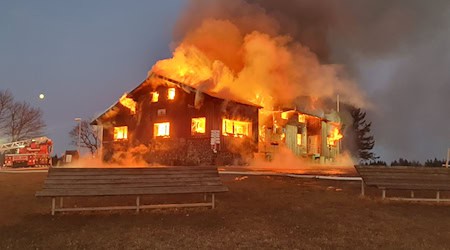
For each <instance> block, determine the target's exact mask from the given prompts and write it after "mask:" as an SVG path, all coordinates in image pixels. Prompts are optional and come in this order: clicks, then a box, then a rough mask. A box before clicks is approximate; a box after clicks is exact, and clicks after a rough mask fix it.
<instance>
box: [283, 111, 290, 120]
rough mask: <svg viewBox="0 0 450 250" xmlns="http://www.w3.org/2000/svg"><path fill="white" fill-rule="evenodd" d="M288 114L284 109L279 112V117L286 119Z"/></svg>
mask: <svg viewBox="0 0 450 250" xmlns="http://www.w3.org/2000/svg"><path fill="white" fill-rule="evenodd" d="M288 114H289V112H288V111H286V112H281V119H284V120H287V119H288Z"/></svg>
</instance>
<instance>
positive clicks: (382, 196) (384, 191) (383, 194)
mask: <svg viewBox="0 0 450 250" xmlns="http://www.w3.org/2000/svg"><path fill="white" fill-rule="evenodd" d="M385 198H386V189H382V190H381V199H382V200H384V199H385Z"/></svg>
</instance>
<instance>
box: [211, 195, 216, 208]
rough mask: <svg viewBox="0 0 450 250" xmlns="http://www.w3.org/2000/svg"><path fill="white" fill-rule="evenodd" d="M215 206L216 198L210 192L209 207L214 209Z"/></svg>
mask: <svg viewBox="0 0 450 250" xmlns="http://www.w3.org/2000/svg"><path fill="white" fill-rule="evenodd" d="M215 207H216V199H215V196H214V194H211V208H212V209H214V208H215Z"/></svg>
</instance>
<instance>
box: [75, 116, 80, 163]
mask: <svg viewBox="0 0 450 250" xmlns="http://www.w3.org/2000/svg"><path fill="white" fill-rule="evenodd" d="M75 121H76V122H78V142H77V150H78V155H80V154H81V152H80V141H81V118H75Z"/></svg>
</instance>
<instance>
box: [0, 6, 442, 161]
mask: <svg viewBox="0 0 450 250" xmlns="http://www.w3.org/2000/svg"><path fill="white" fill-rule="evenodd" d="M268 2H270V1H268ZM275 2H276V1H275ZM299 2H301V1H299ZM347 2H348V1H347ZM381 2H386V3H390V1H380V3H381ZM395 2H396V3H397V8H392V10H394V11H391V12H389V11H387V13H388V14H389V13H402V11H403V9H402V8H403V6H405V5H404V4H400V5H398V3H399V2H401V1H395ZM412 2H415V3H414V4H411V5H408V6H412V7H411V9H407V10H408V11H410V13H413V14H411V16H412V17H416V16H415V15H417V17H418V18H415V19H411V20H412V21H411V20H410V21H411V23H412V25H410V24H411V23H408V22H406V24H409V26H414V27H418V28H417V29H414V28H412V29H410V30H411V32H410V33H408V34H407V36H404V37H403V39H397V40H395V39H391V41H389V43H388V44H389V45H392V44H394V45H397V47H395V48H393V49H389V50H386V49H384V48H383V49H384V50H383V53H381V52H380V51H381V49H379V48H378V49H373V50H371V53H372V54H371V55H370V56H367V55H364V53H366V52H364V50H361V51H362V52H361V51H359V52H355V51H350V52H349V51H347V52H348V53H346V54H345V52H346V51H345V50H346V49H347V50H352V48H354V47H352V46H348V45H347V46H339V45H337V48H339V49H336V50H335V51H332V52H331V54H332V55H331V56H332V57H333V54H339V53H341V52H342V53H341V54H340V55H335V57H336V58H339V59H340V58H347V59H348V58H350V60H347V61H350V63H348V65H349V66H350V67H351V70H352V71H353V72H352V73H354V77H355V79H356V80H357V82H358V83H359V84H360V86H361V88H362V89H363V90H364V92H366V93H367V97H368V100H370V102H371V103H372V104H373V105H372V106H373V107H372V108H370V109H368V118H369V120H370V121H372V124H373V125H372V130H373V133H374V135H375V139H376V147H375V150H376V153H377V154H378V155H379V156H381V159H383V160H386V161H392V160H394V159H398V158H399V157H406V158H408V159H412V160H421V161H424V160H425V159H427V158H434V157H437V158H439V159H442V158H444V157H445V155H446V151H447V148H449V147H450V126H449V125H448V124H450V113H449V108H450V101H449V100H450V98H449V96H450V73H449V70H448V66H449V65H450V53H449V52H448V51H449V49H450V28H449V23H450V18H448V17H450V11H448V4H447V3H446V1H436V2H435V3H436V4H435V7H433V8H431V7H430V8H429V9H426V8H424V5H423V3H422V1H412ZM412 2H411V3H412ZM438 2H439V3H438ZM408 3H409V2H408ZM186 4H187V0H185V1H183V0H169V1H102V0H96V1H84V0H80V1H56V0H55V1H51V0H41V1H20V0H18V1H5V0H0V89H2V90H3V89H9V90H10V91H11V92H12V93H13V95H14V97H15V99H16V100H18V101H23V100H25V101H28V102H30V103H31V104H32V105H34V106H36V107H39V108H41V109H42V111H43V112H44V119H45V121H46V123H47V129H46V134H47V136H48V137H50V138H52V139H53V140H54V143H55V153H57V154H58V155H61V153H63V152H64V151H65V150H68V149H74V148H75V146H73V145H70V138H69V136H68V133H69V131H70V130H71V129H72V127H74V126H76V125H77V122H76V121H75V120H74V119H75V118H77V117H81V118H82V119H91V118H93V117H95V116H96V115H97V114H99V113H101V112H102V111H104V110H105V109H106V108H108V107H109V106H110V105H111V104H113V103H114V102H115V101H117V100H118V98H119V97H120V96H121V95H122V94H123V93H124V92H127V91H129V90H131V89H133V88H134V87H136V86H137V85H138V84H140V83H141V82H142V80H144V79H145V78H146V76H147V72H148V70H149V69H150V68H151V67H152V65H153V64H154V63H155V62H156V61H158V60H160V59H163V58H167V57H170V56H171V49H172V45H173V44H172V40H173V30H174V26H175V25H176V23H177V21H178V18H179V16H180V13H181V12H183V9H184V8H185V6H186ZM399 6H400V7H399ZM426 6H432V5H426ZM426 6H425V7H426ZM382 7H386V6H382ZM287 9H292V8H290V7H289V6H287ZM380 9H381V10H383V8H380ZM423 9H424V11H423V12H421V10H423ZM436 9H438V10H443V11H439V15H434V13H436ZM357 10H358V13H361V9H357ZM368 11H369V12H368V13H372V12H371V10H370V9H369V10H368ZM383 13H386V12H383ZM405 13H408V12H405ZM293 14H294V15H296V13H293ZM397 16H398V15H397V14H396V15H394V17H397ZM436 16H437V17H438V18H437V17H436ZM441 16H442V18H443V19H441ZM363 17H365V15H361V16H360V17H358V18H363ZM375 17H379V16H374V17H373V18H372V16H370V18H368V20H364V21H366V22H367V24H368V25H371V26H370V28H371V29H373V30H375V31H381V32H383V31H384V30H388V32H387V33H386V34H383V33H381V35H382V36H380V35H378V33H367V32H370V31H371V29H369V28H367V29H366V27H362V29H360V30H356V31H359V32H360V33H361V36H359V37H357V38H364V40H363V41H361V40H357V39H355V40H351V39H353V38H355V37H345V36H344V39H343V41H352V42H354V45H355V46H359V47H361V48H363V47H364V49H366V47H367V46H369V47H370V46H374V44H375V45H377V44H383V42H386V41H387V40H389V39H386V38H387V37H388V36H389V35H392V34H393V37H395V35H396V34H397V33H398V32H397V30H396V29H395V28H396V25H392V26H393V27H394V28H391V27H390V24H395V22H396V20H395V19H393V20H391V19H390V17H391V16H390V15H387V17H388V18H387V19H383V20H389V21H390V22H387V23H383V22H372V21H373V20H376V19H375ZM405 20H408V19H405ZM442 20H444V21H442ZM445 20H446V21H447V22H445ZM369 21H370V22H369ZM400 23H401V22H400ZM374 24H376V25H374ZM367 27H369V26H367ZM405 27H406V26H405ZM338 28H339V27H338ZM377 29H379V30H377ZM399 29H404V27H403V26H399ZM406 30H408V29H406ZM345 34H347V33H345ZM368 35H370V36H368ZM367 37H368V38H367ZM346 38H350V40H345V39H346ZM373 38H376V39H375V40H374V39H373ZM380 38H381V39H380ZM369 39H371V40H369ZM386 51H388V52H389V53H388V52H386ZM360 52H361V53H360ZM342 54H345V55H344V56H342ZM366 54H367V53H366ZM375 54H376V56H374V55H375ZM40 93H44V94H45V96H46V97H45V99H44V100H40V99H39V98H38V97H39V94H40Z"/></svg>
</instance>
